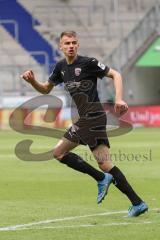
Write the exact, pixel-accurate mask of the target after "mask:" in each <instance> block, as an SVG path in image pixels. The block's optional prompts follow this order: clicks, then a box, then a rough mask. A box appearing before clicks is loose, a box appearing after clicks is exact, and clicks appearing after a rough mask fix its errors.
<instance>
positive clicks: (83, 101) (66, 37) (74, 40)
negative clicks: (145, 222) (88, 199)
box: [21, 31, 148, 217]
mask: <svg viewBox="0 0 160 240" xmlns="http://www.w3.org/2000/svg"><path fill="white" fill-rule="evenodd" d="M59 47H60V50H61V51H62V52H63V54H64V56H65V58H64V59H63V60H61V61H59V62H58V63H57V64H56V66H55V67H54V69H53V71H52V73H51V75H50V76H49V79H48V80H47V81H46V82H44V83H41V82H39V81H37V80H36V79H35V75H34V73H33V72H32V70H28V71H26V72H24V73H23V74H22V76H21V77H22V78H23V79H24V80H25V81H27V82H28V83H30V84H31V85H32V86H33V88H35V89H36V90H37V91H38V92H40V93H42V94H48V93H50V91H51V90H52V89H53V87H54V86H56V85H58V84H60V83H64V85H65V88H66V89H67V91H68V92H69V93H70V95H71V97H72V99H73V100H74V102H75V105H76V107H77V110H78V114H79V119H78V120H77V122H76V123H74V124H73V125H72V127H70V128H69V129H68V131H67V132H66V133H65V134H64V137H63V138H62V139H61V140H59V142H58V144H57V145H56V146H55V148H54V150H53V157H54V158H56V159H57V160H59V161H60V162H61V163H63V164H66V165H67V166H69V167H70V168H73V169H74V170H77V171H79V172H82V173H86V174H88V175H90V176H91V177H93V178H94V179H95V180H96V181H97V184H98V197H97V203H98V204H99V203H101V202H102V200H103V199H104V198H105V196H106V195H107V192H108V188H109V186H110V184H111V183H112V182H113V184H114V185H115V186H116V187H117V188H118V189H119V190H120V191H121V192H122V193H124V194H125V195H126V196H127V197H128V198H129V200H130V201H131V203H132V206H131V207H130V208H129V210H128V216H130V217H133V216H138V215H140V214H142V213H144V212H145V211H147V210H148V206H147V204H146V203H145V202H144V201H143V200H142V199H141V198H140V197H139V196H138V195H137V194H136V193H135V191H134V190H133V188H132V187H131V185H130V184H129V183H128V181H127V179H126V178H125V176H124V174H123V173H122V172H121V170H120V169H119V168H118V167H116V166H114V165H113V163H112V161H111V159H110V156H109V147H110V146H109V141H108V137H107V133H106V113H105V111H104V109H103V107H102V105H101V103H100V101H99V98H98V92H97V78H103V77H105V76H106V77H109V78H111V79H113V82H114V87H115V107H114V109H115V112H116V113H117V114H119V115H121V114H124V113H125V112H127V110H128V106H127V103H126V102H124V101H123V99H122V77H121V75H120V73H119V72H117V71H116V70H114V69H112V68H109V67H108V66H104V65H103V64H102V63H100V62H99V61H97V59H95V58H90V57H84V56H80V55H78V53H77V52H78V48H79V42H78V37H77V34H76V32H74V31H65V32H62V33H61V36H60V43H59ZM79 144H84V145H88V146H89V148H90V150H91V152H92V154H93V156H94V157H95V159H96V160H97V163H98V166H99V168H100V169H101V170H102V171H103V172H101V171H98V170H97V169H95V168H93V167H92V166H91V165H90V164H88V163H87V162H86V161H84V160H83V159H82V158H81V157H80V156H78V155H76V154H75V153H72V152H71V150H72V149H74V148H75V147H77V146H78V145H79Z"/></svg>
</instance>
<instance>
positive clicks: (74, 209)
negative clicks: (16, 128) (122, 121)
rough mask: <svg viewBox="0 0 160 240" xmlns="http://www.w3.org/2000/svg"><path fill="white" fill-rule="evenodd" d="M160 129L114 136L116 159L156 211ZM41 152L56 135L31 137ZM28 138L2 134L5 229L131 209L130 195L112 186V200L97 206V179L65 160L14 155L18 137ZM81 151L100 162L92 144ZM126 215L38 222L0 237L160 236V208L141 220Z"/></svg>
mask: <svg viewBox="0 0 160 240" xmlns="http://www.w3.org/2000/svg"><path fill="white" fill-rule="evenodd" d="M159 137H160V128H157V129H152V128H151V129H145V128H144V129H134V130H133V131H132V132H130V133H129V134H126V135H124V136H121V137H115V138H111V139H110V143H111V154H112V158H113V161H114V162H115V163H116V165H118V166H119V167H120V168H121V169H122V170H123V172H124V173H125V174H126V176H127V178H128V180H129V181H130V182H131V184H132V185H133V186H134V188H135V189H136V191H137V192H138V193H139V194H140V195H141V196H142V197H143V198H144V200H145V201H146V202H147V203H148V205H149V207H150V209H153V208H158V209H159V208H160V191H159V182H160V174H159V169H160V152H159V149H160V141H159ZM27 138H30V139H32V140H34V144H33V146H32V148H31V149H32V151H33V152H35V153H39V152H44V151H48V150H50V149H51V148H52V147H53V145H54V144H55V143H56V142H57V140H56V139H51V138H46V137H34V136H28V137H27ZM22 139H26V136H25V135H21V134H18V133H15V132H12V131H3V130H1V132H0V213H1V218H0V227H5V226H10V225H17V224H25V223H30V222H37V221H43V220H47V219H54V218H56V219H57V218H65V217H69V216H80V215H88V214H99V213H103V212H111V211H121V210H125V211H127V209H128V206H129V205H130V203H129V201H128V199H127V198H126V197H125V196H123V195H122V194H121V193H120V192H119V191H117V189H116V188H115V187H114V186H111V188H110V191H109V194H108V197H107V199H105V201H103V203H102V204H101V205H100V206H99V205H97V204H96V196H97V187H96V183H95V182H94V180H92V179H91V178H89V177H88V176H87V175H84V174H81V173H78V172H75V171H73V170H72V169H69V168H67V167H65V166H64V165H61V164H59V163H58V162H56V161H55V160H53V161H47V162H24V161H21V160H19V159H18V158H17V157H16V156H15V154H14V147H15V145H16V143H18V141H20V140H22ZM75 152H77V153H78V154H80V155H81V156H82V157H84V158H85V159H86V160H87V161H88V162H90V163H91V164H92V165H94V166H97V165H96V163H95V161H94V160H93V158H92V157H91V155H90V152H89V150H88V148H87V147H84V146H80V147H78V148H77V149H75ZM125 215H126V214H124V213H121V214H113V215H108V216H107V215H104V216H98V215H97V216H92V217H86V218H76V219H71V220H68V221H67V220H66V221H60V222H55V223H48V224H41V225H36V226H32V227H30V228H28V229H21V230H19V231H5V232H4V231H0V240H28V239H29V240H35V239H36V238H37V239H38V240H44V239H45V240H51V239H54V240H62V239H65V240H73V239H77V240H93V239H96V240H102V239H103V240H104V239H114V240H119V239H123V240H129V239H136V240H143V239H144V240H149V239H151V238H152V239H154V240H159V236H160V211H159V210H155V211H149V213H147V214H144V215H142V216H140V217H139V218H132V219H128V218H125V217H124V216H125Z"/></svg>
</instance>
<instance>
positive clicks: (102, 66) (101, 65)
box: [98, 62, 105, 70]
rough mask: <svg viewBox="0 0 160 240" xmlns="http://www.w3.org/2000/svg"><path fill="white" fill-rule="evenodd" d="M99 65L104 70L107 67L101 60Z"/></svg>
mask: <svg viewBox="0 0 160 240" xmlns="http://www.w3.org/2000/svg"><path fill="white" fill-rule="evenodd" d="M98 67H100V68H101V69H102V70H104V69H105V65H104V64H103V63H101V62H98Z"/></svg>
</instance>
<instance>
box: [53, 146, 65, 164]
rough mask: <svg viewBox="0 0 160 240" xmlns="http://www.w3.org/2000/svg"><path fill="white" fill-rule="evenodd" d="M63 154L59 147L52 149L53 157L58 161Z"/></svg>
mask: <svg viewBox="0 0 160 240" xmlns="http://www.w3.org/2000/svg"><path fill="white" fill-rule="evenodd" d="M63 156H64V154H63V153H62V151H61V150H60V149H57V148H55V149H53V157H54V158H55V159H57V160H59V161H60V160H61V159H62V157H63Z"/></svg>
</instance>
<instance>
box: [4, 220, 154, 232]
mask: <svg viewBox="0 0 160 240" xmlns="http://www.w3.org/2000/svg"><path fill="white" fill-rule="evenodd" d="M153 223H155V222H151V221H146V222H139V223H138V222H136V223H133V222H132V223H131V222H121V223H116V222H111V223H103V224H79V225H66V226H62V225H58V226H41V227H35V228H33V227H22V228H17V229H8V230H1V231H23V230H43V229H64V228H90V227H112V226H126V225H146V224H153Z"/></svg>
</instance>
